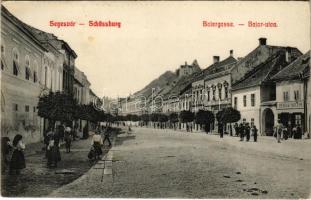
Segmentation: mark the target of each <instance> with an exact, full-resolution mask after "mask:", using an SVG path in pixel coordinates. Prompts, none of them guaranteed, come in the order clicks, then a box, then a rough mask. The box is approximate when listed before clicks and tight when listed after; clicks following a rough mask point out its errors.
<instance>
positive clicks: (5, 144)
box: [1, 137, 13, 173]
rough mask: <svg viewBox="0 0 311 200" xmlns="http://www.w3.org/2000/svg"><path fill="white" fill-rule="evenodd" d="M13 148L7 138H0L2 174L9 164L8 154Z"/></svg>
mask: <svg viewBox="0 0 311 200" xmlns="http://www.w3.org/2000/svg"><path fill="white" fill-rule="evenodd" d="M12 148H13V146H12V144H11V141H10V138H9V137H1V173H4V172H5V170H6V169H7V168H8V166H9V164H10V158H9V155H10V152H11V150H12Z"/></svg>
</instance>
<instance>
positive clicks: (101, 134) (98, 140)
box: [88, 125, 112, 160]
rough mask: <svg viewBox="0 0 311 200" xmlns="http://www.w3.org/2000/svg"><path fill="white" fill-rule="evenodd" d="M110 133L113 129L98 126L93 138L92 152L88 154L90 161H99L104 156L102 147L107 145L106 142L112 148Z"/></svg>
mask: <svg viewBox="0 0 311 200" xmlns="http://www.w3.org/2000/svg"><path fill="white" fill-rule="evenodd" d="M110 132H111V127H110V126H106V127H104V126H99V125H98V126H97V127H96V130H95V134H94V135H93V138H92V146H91V150H90V152H89V154H88V157H89V159H90V160H97V159H99V158H100V156H101V155H102V154H103V151H102V146H103V145H104V144H105V141H108V146H109V147H111V145H112V144H111V141H110V138H109V137H110Z"/></svg>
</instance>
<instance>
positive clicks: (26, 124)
mask: <svg viewBox="0 0 311 200" xmlns="http://www.w3.org/2000/svg"><path fill="white" fill-rule="evenodd" d="M47 52H48V50H47V49H46V48H45V47H44V46H43V45H41V43H40V41H38V40H37V39H36V38H35V37H34V36H33V35H32V33H31V31H29V30H28V29H27V28H26V27H25V26H24V25H23V23H21V21H19V20H18V19H17V18H15V17H14V16H13V15H12V14H10V13H9V12H8V10H7V9H6V8H4V7H3V6H1V134H2V136H8V137H10V138H11V139H12V138H13V137H14V136H15V134H16V133H17V132H18V133H21V134H22V135H23V136H24V137H25V142H27V143H29V142H35V141H39V140H40V139H42V138H41V137H42V135H40V119H39V117H38V115H37V104H38V97H39V95H40V92H41V90H42V86H41V84H42V82H43V80H42V78H43V77H42V76H40V74H42V72H43V66H44V65H45V64H46V63H49V64H53V60H52V58H49V57H48V56H47V55H48V54H47Z"/></svg>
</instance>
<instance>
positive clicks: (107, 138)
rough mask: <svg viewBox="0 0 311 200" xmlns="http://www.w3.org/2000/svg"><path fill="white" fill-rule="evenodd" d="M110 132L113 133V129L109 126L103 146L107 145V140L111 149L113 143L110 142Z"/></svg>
mask: <svg viewBox="0 0 311 200" xmlns="http://www.w3.org/2000/svg"><path fill="white" fill-rule="evenodd" d="M110 131H111V128H110V126H108V127H107V128H106V130H105V132H104V137H105V138H104V141H103V144H105V141H106V140H107V141H108V143H109V147H111V141H110V138H109V137H110Z"/></svg>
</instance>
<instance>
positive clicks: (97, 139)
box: [92, 126, 103, 159]
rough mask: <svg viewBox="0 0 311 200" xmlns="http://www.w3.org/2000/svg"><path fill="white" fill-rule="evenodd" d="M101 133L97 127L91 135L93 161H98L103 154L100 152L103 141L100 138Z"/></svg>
mask: <svg viewBox="0 0 311 200" xmlns="http://www.w3.org/2000/svg"><path fill="white" fill-rule="evenodd" d="M100 134H101V131H100V127H99V126H98V127H97V128H96V130H95V135H93V138H92V146H93V147H94V149H95V152H96V153H95V159H98V158H99V156H100V155H102V154H103V151H102V148H101V147H102V145H103V139H102V137H101V135H100Z"/></svg>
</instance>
